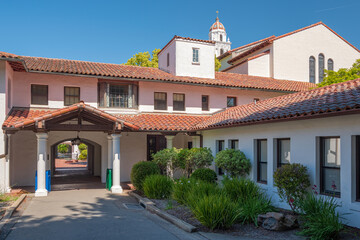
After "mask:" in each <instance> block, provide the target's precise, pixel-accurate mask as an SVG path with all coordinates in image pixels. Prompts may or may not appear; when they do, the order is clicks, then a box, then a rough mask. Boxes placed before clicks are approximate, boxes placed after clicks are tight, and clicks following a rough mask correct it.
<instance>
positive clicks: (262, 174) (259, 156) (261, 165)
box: [256, 139, 267, 183]
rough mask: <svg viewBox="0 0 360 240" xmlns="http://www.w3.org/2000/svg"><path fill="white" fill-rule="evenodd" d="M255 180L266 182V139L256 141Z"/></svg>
mask: <svg viewBox="0 0 360 240" xmlns="http://www.w3.org/2000/svg"><path fill="white" fill-rule="evenodd" d="M256 160H257V181H258V182H261V183H267V140H266V139H259V140H257V141H256Z"/></svg>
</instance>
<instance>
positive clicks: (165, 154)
mask: <svg viewBox="0 0 360 240" xmlns="http://www.w3.org/2000/svg"><path fill="white" fill-rule="evenodd" d="M179 151H180V150H179V149H176V148H165V149H163V150H160V151H158V152H156V153H155V154H153V155H152V157H153V162H154V163H156V164H157V165H158V166H159V168H160V170H161V173H162V174H167V175H168V176H170V175H172V172H173V171H174V170H175V168H176V164H175V161H176V159H177V156H178V153H179ZM169 171H170V172H169Z"/></svg>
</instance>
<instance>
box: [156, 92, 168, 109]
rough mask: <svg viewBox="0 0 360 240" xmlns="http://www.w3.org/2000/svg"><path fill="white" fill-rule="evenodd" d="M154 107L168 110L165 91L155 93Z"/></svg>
mask: <svg viewBox="0 0 360 240" xmlns="http://www.w3.org/2000/svg"><path fill="white" fill-rule="evenodd" d="M154 109H155V110H167V95H166V93H164V92H156V93H154Z"/></svg>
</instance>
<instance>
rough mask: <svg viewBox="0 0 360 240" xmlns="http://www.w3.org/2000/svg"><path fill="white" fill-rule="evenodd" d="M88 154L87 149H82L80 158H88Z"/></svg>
mask: <svg viewBox="0 0 360 240" xmlns="http://www.w3.org/2000/svg"><path fill="white" fill-rule="evenodd" d="M87 154H88V152H87V149H84V150H82V151H81V154H80V155H79V159H80V160H85V159H87Z"/></svg>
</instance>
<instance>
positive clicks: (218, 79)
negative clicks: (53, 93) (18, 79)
mask: <svg viewBox="0 0 360 240" xmlns="http://www.w3.org/2000/svg"><path fill="white" fill-rule="evenodd" d="M19 58H20V61H24V64H25V66H26V67H27V69H28V71H29V72H46V73H65V74H76V75H84V76H95V77H115V78H129V79H135V80H156V81H162V82H169V83H185V84H196V85H205V86H222V87H233V88H251V89H264V90H270V91H287V92H297V91H306V90H308V89H309V88H311V87H315V84H312V83H306V82H296V81H287V80H276V79H273V78H266V77H256V76H248V75H245V74H244V75H242V74H234V73H218V72H217V73H215V79H211V78H197V77H181V76H174V75H172V74H170V73H167V72H164V71H162V70H160V69H157V68H150V67H139V66H127V65H120V64H110V63H96V62H85V61H76V60H65V59H53V58H40V57H23V56H19Z"/></svg>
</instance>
